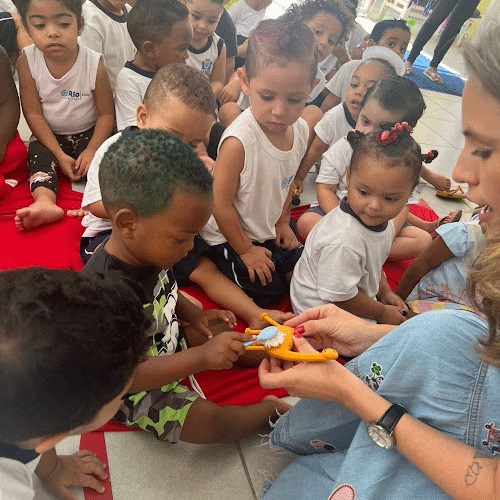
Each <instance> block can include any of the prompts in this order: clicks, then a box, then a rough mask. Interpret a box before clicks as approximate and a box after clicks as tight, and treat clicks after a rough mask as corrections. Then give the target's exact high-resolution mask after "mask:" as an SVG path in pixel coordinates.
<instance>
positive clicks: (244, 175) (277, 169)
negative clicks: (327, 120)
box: [201, 0, 309, 246]
mask: <svg viewBox="0 0 500 500" xmlns="http://www.w3.org/2000/svg"><path fill="white" fill-rule="evenodd" d="M240 1H241V0H240ZM292 127H293V146H292V149H290V151H281V150H280V149H278V148H276V147H275V146H273V144H272V143H271V141H270V140H269V139H268V138H267V136H266V135H265V134H264V132H263V131H262V129H261V128H260V125H259V124H258V123H257V120H256V119H255V117H254V116H253V114H252V109H251V108H249V109H247V110H245V111H244V112H243V113H241V115H240V116H238V118H236V120H235V121H234V122H233V123H232V124H231V125H230V126H229V127H228V128H227V129H226V130H225V132H224V134H223V135H222V138H221V141H220V145H221V144H222V143H223V142H224V140H225V139H227V138H228V137H236V138H237V139H238V140H239V141H240V142H241V144H242V145H243V148H244V150H245V163H244V165H243V170H242V171H241V173H240V179H239V186H238V190H237V191H236V195H235V197H234V200H233V206H234V208H235V210H236V212H237V213H238V217H239V219H240V223H241V226H242V228H243V230H244V231H245V233H246V234H247V236H248V237H249V238H250V239H251V240H252V241H257V242H260V243H263V242H264V241H268V240H273V239H274V238H275V237H276V228H275V226H276V223H277V222H278V219H279V218H280V216H281V213H282V211H283V205H284V203H285V200H286V198H287V196H288V192H289V189H290V184H291V183H292V181H293V178H294V177H295V174H296V173H297V169H298V167H299V164H300V161H301V159H302V158H303V156H304V154H305V152H306V149H307V139H308V136H309V130H308V127H307V124H306V122H305V121H304V120H303V119H302V118H299V119H298V120H297V121H296V122H295V123H294V124H293V125H292ZM220 145H219V148H220ZM215 168H217V165H216V166H215ZM201 236H202V237H203V239H204V240H205V241H206V242H207V243H208V244H209V245H210V246H213V245H219V244H220V243H225V242H226V241H227V240H226V238H225V236H224V235H223V234H222V232H221V230H220V229H219V226H218V225H217V221H216V220H215V217H214V216H213V215H212V216H211V217H210V219H209V221H208V222H207V224H206V225H205V227H204V228H203V229H202V231H201Z"/></svg>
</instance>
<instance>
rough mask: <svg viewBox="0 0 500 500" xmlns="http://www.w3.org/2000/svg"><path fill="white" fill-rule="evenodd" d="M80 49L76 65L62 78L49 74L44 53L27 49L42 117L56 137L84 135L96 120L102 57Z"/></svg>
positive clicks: (33, 46)
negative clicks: (96, 98)
mask: <svg viewBox="0 0 500 500" xmlns="http://www.w3.org/2000/svg"><path fill="white" fill-rule="evenodd" d="M79 48H80V50H79V51H78V57H77V59H76V62H75V64H74V65H73V67H72V68H71V69H70V70H69V71H68V72H67V73H66V74H65V75H64V76H63V77H62V78H54V77H53V76H52V75H51V74H50V71H49V69H48V68H47V64H46V63H45V58H44V57H43V53H42V52H41V51H40V50H38V49H37V48H36V47H35V45H30V46H29V47H26V48H25V49H24V52H25V54H26V57H27V59H28V65H29V68H30V71H31V76H32V77H33V79H34V80H35V83H36V88H37V90H38V95H39V97H40V104H41V106H42V112H43V116H44V118H45V120H46V121H47V123H48V125H49V127H50V130H52V132H53V133H54V134H57V135H66V134H78V133H80V132H85V131H86V130H88V129H89V128H91V127H93V126H94V125H95V122H96V120H97V109H96V106H95V102H94V95H93V94H92V91H93V90H94V89H95V80H96V75H97V66H98V65H99V61H100V60H101V58H102V55H101V54H98V53H97V52H94V51H93V50H91V49H89V48H87V47H84V46H83V45H80V46H79Z"/></svg>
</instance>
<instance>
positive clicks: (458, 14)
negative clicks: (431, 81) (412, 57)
mask: <svg viewBox="0 0 500 500" xmlns="http://www.w3.org/2000/svg"><path fill="white" fill-rule="evenodd" d="M442 1H443V0H440V2H439V3H441V2H442ZM478 4H479V0H459V1H458V3H457V4H456V6H455V8H454V9H453V11H452V13H451V16H450V19H449V21H448V24H447V25H446V28H445V29H444V31H443V33H442V34H441V36H440V37H439V41H438V43H437V45H436V48H435V50H434V56H433V57H432V61H431V62H430V64H429V67H430V68H437V67H438V66H439V63H440V62H441V61H442V60H443V57H444V56H445V54H446V52H448V49H449V48H450V47H451V44H452V43H453V42H454V41H455V38H456V37H457V35H458V32H459V31H460V28H461V27H462V26H463V24H464V23H465V21H467V19H469V17H472V14H474V11H475V10H476V7H477V6H478ZM438 7H439V4H438ZM438 7H437V8H438Z"/></svg>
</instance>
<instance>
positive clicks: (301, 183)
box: [293, 177, 304, 194]
mask: <svg viewBox="0 0 500 500" xmlns="http://www.w3.org/2000/svg"><path fill="white" fill-rule="evenodd" d="M293 184H294V186H295V189H296V191H297V193H298V194H300V193H302V190H303V189H304V181H303V180H302V179H301V178H300V177H295V179H294V180H293Z"/></svg>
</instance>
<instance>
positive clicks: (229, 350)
mask: <svg viewBox="0 0 500 500" xmlns="http://www.w3.org/2000/svg"><path fill="white" fill-rule="evenodd" d="M247 340H250V337H249V336H248V335H245V334H244V333H239V332H222V333H219V334H218V335H216V336H215V337H214V338H213V339H210V340H209V341H208V342H206V343H205V344H203V345H202V346H201V349H203V357H204V366H205V367H206V368H205V369H206V370H228V369H229V368H232V366H233V364H234V363H235V362H236V361H237V360H238V358H239V357H240V356H242V355H243V354H245V346H244V345H243V342H245V341H247Z"/></svg>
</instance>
